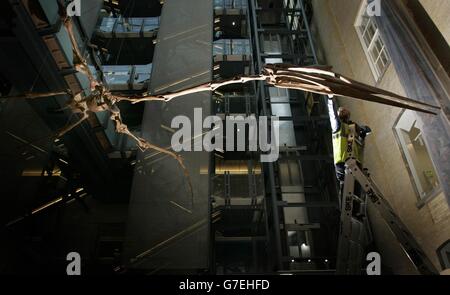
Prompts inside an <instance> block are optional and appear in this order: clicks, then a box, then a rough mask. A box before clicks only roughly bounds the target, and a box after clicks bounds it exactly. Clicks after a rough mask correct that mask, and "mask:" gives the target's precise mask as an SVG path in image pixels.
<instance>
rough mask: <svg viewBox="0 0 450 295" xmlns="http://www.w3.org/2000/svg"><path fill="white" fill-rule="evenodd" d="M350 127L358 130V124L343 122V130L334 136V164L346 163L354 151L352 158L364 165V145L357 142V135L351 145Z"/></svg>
mask: <svg viewBox="0 0 450 295" xmlns="http://www.w3.org/2000/svg"><path fill="white" fill-rule="evenodd" d="M350 126H352V127H354V128H355V129H356V124H352V125H349V124H346V123H343V122H341V128H340V129H339V131H338V132H336V133H334V134H333V156H334V163H335V164H338V163H345V161H347V159H348V158H349V154H350V152H351V151H352V157H353V158H355V159H356V160H357V161H358V162H360V163H362V149H363V147H362V145H361V144H360V143H359V142H358V141H357V140H356V134H355V137H354V140H353V143H352V144H350V145H349V136H350V132H351V128H350Z"/></svg>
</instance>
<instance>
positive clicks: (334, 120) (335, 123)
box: [328, 96, 341, 133]
mask: <svg viewBox="0 0 450 295" xmlns="http://www.w3.org/2000/svg"><path fill="white" fill-rule="evenodd" d="M328 115H329V116H330V123H331V130H332V132H333V133H336V132H338V131H339V129H341V122H340V121H339V119H338V116H337V113H336V109H335V108H334V100H333V96H328Z"/></svg>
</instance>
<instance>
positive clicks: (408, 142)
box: [396, 111, 440, 198]
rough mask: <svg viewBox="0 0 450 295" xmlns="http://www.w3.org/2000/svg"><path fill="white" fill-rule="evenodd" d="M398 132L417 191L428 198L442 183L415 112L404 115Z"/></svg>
mask: <svg viewBox="0 0 450 295" xmlns="http://www.w3.org/2000/svg"><path fill="white" fill-rule="evenodd" d="M396 132H397V134H398V135H399V139H400V145H401V148H402V151H403V153H404V154H405V158H406V159H407V162H408V166H409V169H410V172H411V174H412V178H413V180H414V184H415V186H416V188H417V191H418V192H419V195H420V197H421V198H426V197H428V196H429V195H430V194H432V193H433V192H435V191H436V190H438V189H439V187H440V183H439V180H438V177H437V173H436V169H435V168H434V165H433V162H432V160H431V158H430V155H429V152H428V149H427V146H426V143H425V140H424V138H423V136H422V131H421V128H420V126H419V123H418V121H417V120H416V117H415V114H414V112H412V111H405V112H404V113H403V115H402V116H401V118H400V120H399V122H398V124H397V126H396Z"/></svg>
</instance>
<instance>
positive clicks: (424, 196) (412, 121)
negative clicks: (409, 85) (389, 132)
mask: <svg viewBox="0 0 450 295" xmlns="http://www.w3.org/2000/svg"><path fill="white" fill-rule="evenodd" d="M405 118H406V119H405ZM408 118H409V120H408ZM405 124H407V126H405ZM409 125H411V126H413V125H415V127H416V128H418V129H419V130H421V133H420V134H419V135H418V137H419V136H420V137H421V139H422V143H423V145H424V146H425V149H426V150H427V152H428V154H429V152H430V148H429V146H428V143H427V142H426V140H425V139H424V138H423V136H422V130H423V123H422V121H421V120H420V119H419V118H418V117H417V116H416V115H415V114H414V113H413V111H410V110H403V111H402V112H401V113H400V115H399V116H398V118H397V120H396V122H395V125H394V127H393V130H394V134H395V137H396V140H397V143H398V145H399V148H400V151H401V154H402V156H403V159H404V161H405V163H406V166H407V169H408V172H409V174H410V177H411V180H412V182H413V186H414V190H415V191H416V194H417V197H418V200H419V202H427V201H429V200H431V199H432V198H434V197H436V196H437V195H439V194H440V193H441V192H442V184H441V182H440V179H439V177H438V176H437V169H436V164H435V163H434V161H433V159H432V158H431V156H430V160H431V166H432V168H433V172H435V173H436V177H437V181H438V182H439V185H438V186H437V187H435V188H434V189H433V190H431V191H430V192H425V190H424V188H423V187H422V184H421V182H420V179H419V175H418V173H417V170H416V167H415V163H414V161H413V159H412V158H411V155H410V153H409V151H408V149H407V143H406V142H405V139H404V138H403V136H402V135H401V129H403V130H404V128H403V127H407V128H409V127H410V126H409Z"/></svg>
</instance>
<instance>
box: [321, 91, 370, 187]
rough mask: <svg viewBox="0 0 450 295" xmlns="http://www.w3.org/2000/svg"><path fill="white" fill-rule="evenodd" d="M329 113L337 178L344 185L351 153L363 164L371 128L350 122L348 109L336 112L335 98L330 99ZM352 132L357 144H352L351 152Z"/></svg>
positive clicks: (340, 109)
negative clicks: (346, 163) (350, 139)
mask: <svg viewBox="0 0 450 295" xmlns="http://www.w3.org/2000/svg"><path fill="white" fill-rule="evenodd" d="M328 113H329V115H330V123H331V130H332V132H333V157H334V165H335V167H336V177H337V179H338V180H339V181H340V182H341V184H342V183H343V182H344V178H345V161H347V160H348V158H349V156H350V154H349V152H350V151H351V152H352V156H353V158H355V159H356V161H358V163H359V164H362V161H363V146H364V139H365V137H366V135H367V134H369V133H370V132H371V130H370V128H369V127H366V126H359V125H358V124H356V123H354V122H352V121H350V111H349V110H347V109H346V108H343V107H340V108H339V109H338V110H337V112H336V109H335V107H334V103H333V97H329V99H328ZM352 130H354V131H355V134H354V135H355V142H354V144H351V147H352V148H351V150H349V135H350V133H351V132H352Z"/></svg>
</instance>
